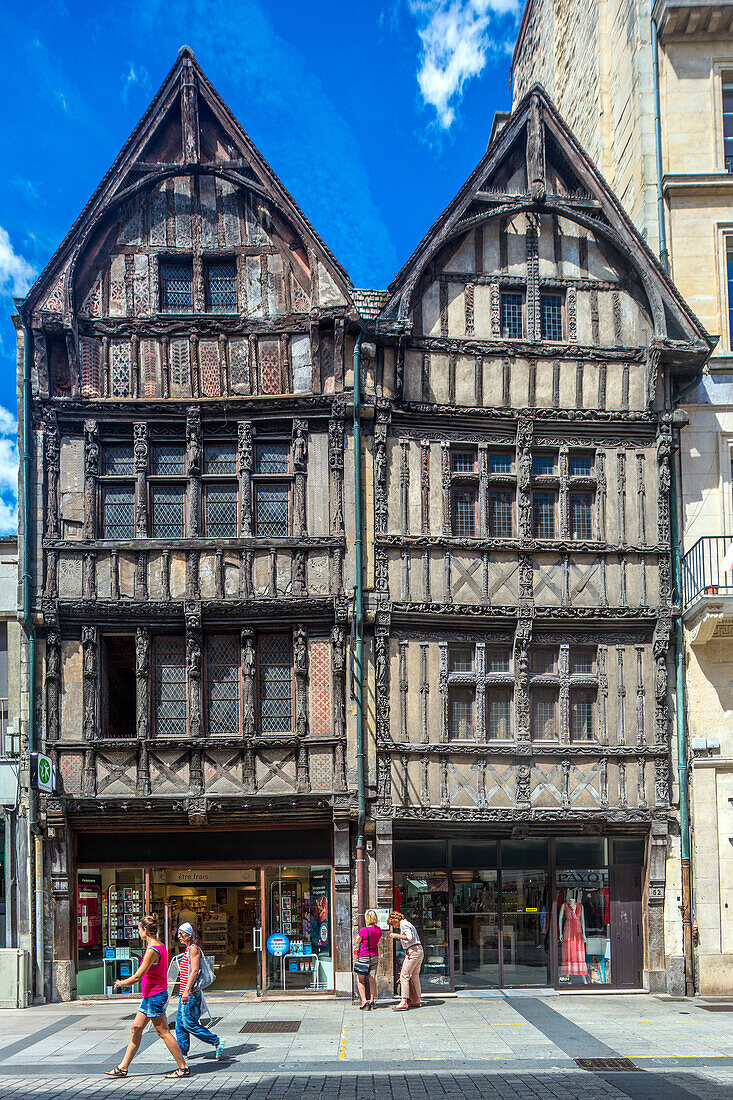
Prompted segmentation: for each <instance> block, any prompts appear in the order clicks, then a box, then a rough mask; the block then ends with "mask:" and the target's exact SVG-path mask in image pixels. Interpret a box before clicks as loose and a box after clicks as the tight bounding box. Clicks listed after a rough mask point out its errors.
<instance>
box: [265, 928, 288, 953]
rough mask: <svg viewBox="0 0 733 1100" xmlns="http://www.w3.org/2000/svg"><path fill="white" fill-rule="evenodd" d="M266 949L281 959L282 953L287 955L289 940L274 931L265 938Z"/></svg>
mask: <svg viewBox="0 0 733 1100" xmlns="http://www.w3.org/2000/svg"><path fill="white" fill-rule="evenodd" d="M267 950H268V951H269V952H270V954H271V955H274V956H275V958H276V959H281V958H282V957H283V955H287V953H288V951H289V950H290V940H289V939H288V937H287V936H283V935H282V934H281V933H280V932H274V933H273V934H272V935H271V936H269V937H268V939H267Z"/></svg>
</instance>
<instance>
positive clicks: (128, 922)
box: [76, 867, 146, 1001]
mask: <svg viewBox="0 0 733 1100" xmlns="http://www.w3.org/2000/svg"><path fill="white" fill-rule="evenodd" d="M145 908H146V907H145V874H144V872H143V871H142V870H141V869H140V868H134V869H129V870H124V871H117V870H113V869H111V868H104V867H103V868H101V869H100V868H99V867H96V868H90V869H84V868H83V867H82V868H80V869H79V871H78V872H77V877H76V912H77V934H76V935H77V940H76V942H77V958H78V968H77V973H76V986H77V992H78V994H79V996H80V997H87V996H93V995H96V996H99V995H102V994H105V993H107V994H111V993H112V992H113V986H114V982H115V980H116V979H117V978H129V977H130V976H131V975H132V974H133V973H134V972H135V970H136V969H137V967H138V966H139V964H140V962H141V960H142V957H143V955H144V953H145V950H144V944H143V943H142V942H141V941H140V938H139V935H138V927H137V925H138V921H139V919H140V917H141V916H143V914H144V913H145ZM120 995H121V996H122V997H124V996H127V998H128V1000H130V1001H133V1000H134V999H135V998H136V997H137V999H139V997H140V986H139V985H136V986H135V987H133V988H125V989H123V990H120ZM118 999H119V997H118Z"/></svg>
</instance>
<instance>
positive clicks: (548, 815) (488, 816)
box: [376, 805, 652, 826]
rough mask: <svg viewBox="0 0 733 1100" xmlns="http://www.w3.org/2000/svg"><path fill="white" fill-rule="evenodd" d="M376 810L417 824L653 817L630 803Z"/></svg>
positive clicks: (621, 821) (618, 821) (642, 820)
mask: <svg viewBox="0 0 733 1100" xmlns="http://www.w3.org/2000/svg"><path fill="white" fill-rule="evenodd" d="M376 808H377V812H378V813H379V814H380V815H381V816H383V817H392V818H394V819H395V820H399V821H414V822H415V825H416V826H419V824H420V823H421V822H425V821H474V822H479V821H485V822H491V823H496V824H501V823H508V822H513V821H526V822H528V823H541V822H548V823H550V822H551V823H554V824H564V825H571V824H580V823H581V822H599V823H602V824H608V825H626V824H629V825H631V824H635V823H638V824H645V825H648V824H649V823H650V822H651V820H652V814H651V811H650V810H648V809H642V808H639V809H634V808H631V807H618V808H613V807H609V808H608V809H603V810H577V809H574V808H573V807H567V806H565V807H563V806H558V807H557V809H541V810H537V809H526V808H519V807H514V808H512V809H496V810H493V809H489V808H488V807H486V808H476V809H470V808H468V807H460V808H459V807H454V806H448V807H445V806H420V807H419V809H418V808H417V807H406V806H391V805H389V806H386V805H378V806H377V807H376Z"/></svg>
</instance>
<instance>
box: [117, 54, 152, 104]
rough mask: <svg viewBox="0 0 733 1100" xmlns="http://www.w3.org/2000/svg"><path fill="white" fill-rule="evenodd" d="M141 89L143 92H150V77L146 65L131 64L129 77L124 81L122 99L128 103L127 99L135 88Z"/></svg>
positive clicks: (128, 72) (128, 71)
mask: <svg viewBox="0 0 733 1100" xmlns="http://www.w3.org/2000/svg"><path fill="white" fill-rule="evenodd" d="M136 85H137V86H138V87H140V88H141V89H142V90H143V91H150V76H149V75H148V70H147V69H146V68H145V66H144V65H137V66H136V65H134V64H133V62H130V68H129V69H128V70H127V76H126V77H125V78H124V80H123V81H122V98H123V100H124V101H125V103H127V97H128V96H129V94H130V91H131V89H132V88H134V87H135V86H136Z"/></svg>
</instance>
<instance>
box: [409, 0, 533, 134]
mask: <svg viewBox="0 0 733 1100" xmlns="http://www.w3.org/2000/svg"><path fill="white" fill-rule="evenodd" d="M408 6H409V9H410V12H411V13H412V15H413V16H414V18H415V20H416V22H417V33H418V35H419V36H420V42H421V43H422V51H421V54H420V67H419V69H418V73H417V80H418V84H419V85H420V92H421V94H422V97H423V100H424V102H425V103H426V104H428V105H429V106H431V107H434V108H435V112H436V114H437V121H438V124H439V125H440V126H441V128H442V129H444V130H447V129H449V128H450V126H451V125H452V123H453V121H454V119H455V107H456V101H457V100H459V99H460V98H461V96H462V94H463V86H464V84H465V83H466V81H467V80H470V79H471V77H475V76H478V75H479V74H480V73H481V71H482V70H483V68H484V66H485V64H486V62H487V60H488V59H489V56H490V55H491V54H494V53H496V54H502V53H503V52H504V51H505V49H506V45H507V42H506V34H502V33H501V32H502V27H501V25H500V24H501V23H502V22H506V19H503V18H502V17H511V18H510V19H509V25H510V27H511V32H512V33H513V29H514V24H515V22H516V20H517V18H518V17H519V12H520V2H519V0H408Z"/></svg>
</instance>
